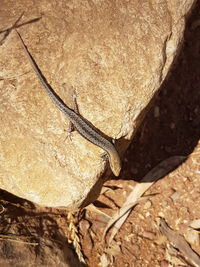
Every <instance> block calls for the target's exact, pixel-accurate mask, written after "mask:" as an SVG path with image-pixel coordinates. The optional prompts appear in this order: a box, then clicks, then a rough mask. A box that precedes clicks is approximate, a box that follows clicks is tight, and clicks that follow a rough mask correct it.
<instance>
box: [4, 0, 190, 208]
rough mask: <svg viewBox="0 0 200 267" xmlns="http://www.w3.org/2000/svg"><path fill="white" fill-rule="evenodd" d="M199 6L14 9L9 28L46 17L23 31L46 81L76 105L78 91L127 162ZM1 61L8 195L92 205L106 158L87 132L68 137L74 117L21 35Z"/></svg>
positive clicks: (45, 4) (37, 5)
mask: <svg viewBox="0 0 200 267" xmlns="http://www.w3.org/2000/svg"><path fill="white" fill-rule="evenodd" d="M193 2H194V1H191V0H186V1H184V2H180V1H178V0H174V1H150V2H148V1H139V2H138V1H136V0H133V1H129V2H127V1H118V2H115V1H108V0H105V1H94V2H92V3H91V2H87V1H62V0H61V1H59V2H58V3H56V4H55V2H51V1H46V0H41V1H39V2H34V3H32V2H30V1H25V0H21V1H13V0H12V1H4V2H3V3H2V4H1V7H2V8H1V11H0V18H1V28H2V29H6V28H8V27H11V26H12V25H13V24H14V22H15V21H16V20H17V19H18V18H19V16H20V15H21V12H22V10H23V11H24V16H23V17H22V18H21V20H20V22H19V24H22V23H25V22H27V21H30V20H32V19H34V18H37V17H41V19H40V20H39V21H35V22H32V23H29V24H25V25H24V26H23V27H18V31H19V32H20V33H21V35H22V37H23V39H24V41H25V43H26V45H27V46H28V48H29V50H30V52H31V54H32V55H33V57H34V58H35V60H36V62H37V64H38V65H39V67H40V69H41V71H42V73H43V74H44V76H45V77H46V79H47V81H48V82H49V83H50V84H51V86H52V87H53V88H54V89H55V91H56V92H57V93H58V94H59V95H60V97H61V98H62V99H63V101H64V102H65V103H66V104H69V102H70V92H71V88H72V87H73V88H76V93H77V96H78V98H77V102H78V106H79V111H80V113H81V114H82V115H83V116H84V117H85V118H86V119H87V120H89V121H90V122H91V123H92V124H93V125H94V126H95V127H97V128H98V129H100V130H101V131H102V132H104V133H105V134H106V135H108V136H110V137H112V138H113V139H120V138H121V137H123V140H122V141H120V142H118V141H117V142H116V147H117V149H118V150H119V152H120V154H121V156H122V153H123V152H124V151H125V150H126V148H127V146H128V144H129V143H130V140H131V139H132V138H133V136H134V134H135V132H136V129H137V128H138V127H139V125H140V124H141V122H142V119H143V118H144V116H145V114H146V113H147V111H148V107H149V103H150V102H152V99H153V97H154V96H155V94H156V92H157V91H158V89H159V87H160V85H161V83H162V82H163V80H164V79H165V77H166V75H167V73H168V71H169V69H170V66H171V64H172V61H173V60H174V58H175V56H176V55H177V51H178V50H179V48H180V44H181V40H182V37H183V31H184V26H185V16H186V15H187V14H188V12H189V11H190V9H191V7H192V5H193ZM10 10H12V12H10ZM0 55H1V56H0V66H1V74H0V85H1V91H0V101H1V105H0V118H1V135H0V159H1V166H0V187H1V188H2V189H4V190H7V191H9V192H11V193H13V194H15V195H17V196H19V197H21V198H25V199H28V200H30V201H33V202H35V203H37V204H40V205H44V206H54V207H57V206H65V207H68V208H71V209H75V208H77V207H79V206H80V205H81V204H82V203H83V201H84V200H85V199H86V201H85V202H84V204H87V202H89V201H92V200H93V199H94V198H95V196H96V194H97V193H98V190H100V187H101V184H102V183H103V181H104V179H99V177H100V176H101V174H102V173H103V172H104V170H105V166H106V161H105V157H101V155H102V154H103V151H102V150H101V149H100V148H98V147H96V146H95V145H93V144H91V143H90V142H88V141H87V140H84V139H83V138H82V137H81V136H80V135H79V134H78V133H77V132H73V133H72V135H71V138H67V133H66V130H67V127H68V119H67V118H66V117H65V116H64V115H63V114H61V112H60V111H59V110H58V109H57V108H56V107H55V106H54V104H53V103H52V102H51V100H50V99H49V97H48V95H47V94H46V92H45V91H44V90H43V88H42V87H41V85H40V84H39V82H38V80H37V78H36V76H35V74H34V72H33V71H32V69H31V66H30V63H29V62H28V60H27V58H26V57H25V55H24V52H23V50H22V47H21V45H20V42H19V40H18V38H17V35H16V34H15V32H14V31H11V32H10V33H9V35H8V36H6V38H5V39H4V40H3V42H2V43H1V46H0ZM122 159H123V157H122ZM92 189H93V190H92ZM97 189H98V190H97Z"/></svg>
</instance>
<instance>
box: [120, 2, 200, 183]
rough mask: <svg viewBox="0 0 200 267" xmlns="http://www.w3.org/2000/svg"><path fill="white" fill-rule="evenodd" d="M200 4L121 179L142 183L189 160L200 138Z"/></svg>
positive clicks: (136, 138)
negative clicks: (176, 161)
mask: <svg viewBox="0 0 200 267" xmlns="http://www.w3.org/2000/svg"><path fill="white" fill-rule="evenodd" d="M199 17H200V2H197V3H196V5H195V6H194V8H193V10H192V12H191V14H190V15H189V19H188V21H187V24H186V29H185V32H184V40H183V44H182V47H181V49H180V52H179V55H178V56H177V58H176V60H175V63H174V64H173V66H172V68H171V71H170V73H169V75H168V77H167V78H166V80H165V81H164V83H163V84H162V86H161V88H160V91H159V93H158V95H157V97H156V99H155V100H154V103H153V105H152V106H151V110H150V111H149V112H148V114H147V116H146V117H145V119H144V121H143V123H142V125H141V127H140V128H139V130H138V132H137V134H136V136H135V137H134V140H133V141H132V143H131V145H130V146H129V149H128V150H127V152H126V154H125V157H124V158H126V160H125V162H124V165H123V171H122V174H121V178H122V179H125V180H126V179H127V180H131V179H134V180H137V181H139V180H140V179H141V178H142V177H143V176H144V175H145V174H146V173H147V172H148V171H150V170H151V169H152V168H153V167H155V166H156V165H157V164H158V163H160V162H161V161H163V160H165V159H167V158H169V157H171V156H174V155H180V156H189V155H190V154H191V153H192V151H193V150H194V148H195V146H196V145H197V142H198V140H199V137H200V23H199Z"/></svg>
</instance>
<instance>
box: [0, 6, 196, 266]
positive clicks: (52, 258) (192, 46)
mask: <svg viewBox="0 0 200 267" xmlns="http://www.w3.org/2000/svg"><path fill="white" fill-rule="evenodd" d="M199 137H200V2H199V1H197V4H196V7H195V8H194V9H193V12H192V13H191V14H190V18H189V20H188V21H187V25H186V29H185V33H184V41H183V45H182V48H181V50H180V53H179V55H178V56H177V58H176V62H175V63H174V65H173V68H172V69H171V72H170V73H169V75H168V77H167V79H166V80H165V82H164V83H163V85H162V87H161V88H160V93H159V94H158V96H157V98H156V101H155V102H154V104H153V106H152V108H151V110H150V112H149V113H148V115H147V116H146V118H145V120H144V122H143V124H142V125H141V127H140V129H139V130H138V133H137V134H136V136H135V138H134V140H133V142H132V144H131V145H130V147H129V149H128V151H127V153H126V155H125V157H124V164H123V170H122V173H121V175H120V177H119V178H117V179H115V178H114V177H111V179H110V180H109V181H108V182H106V184H105V186H107V187H108V190H107V191H106V192H105V193H102V194H101V195H100V197H99V198H98V200H97V201H96V202H95V203H94V204H95V205H96V206H97V207H98V209H99V210H101V211H102V212H104V213H106V214H108V215H110V216H112V215H113V214H115V212H116V211H117V210H118V209H119V208H120V207H121V206H122V205H123V203H124V202H125V200H126V198H127V196H128V195H129V193H130V192H131V190H132V189H133V187H134V186H135V185H136V184H137V183H138V182H140V180H141V179H142V178H143V177H144V175H146V174H147V173H148V172H149V171H150V170H151V169H152V168H154V167H155V166H157V165H158V164H159V163H160V162H161V161H163V160H166V159H167V158H169V157H171V156H174V155H176V156H186V158H185V161H184V162H183V163H182V164H181V165H179V166H177V168H176V169H174V170H173V171H171V172H170V173H169V174H167V175H165V176H164V177H162V178H161V179H160V180H159V181H157V182H156V183H155V184H154V185H153V186H152V187H151V188H150V189H149V190H148V191H147V192H146V193H145V195H149V200H145V201H143V202H141V203H139V204H138V205H137V206H136V207H134V209H133V210H132V212H131V213H130V215H129V217H128V218H127V220H126V221H125V223H124V224H123V225H122V227H121V229H119V231H118V233H117V235H116V236H115V238H114V240H113V241H112V243H111V245H110V246H108V244H107V237H109V233H108V236H106V238H105V239H103V240H102V235H103V231H104V229H105V226H106V223H107V220H106V217H105V216H104V215H100V214H97V213H95V212H91V211H89V210H84V211H83V212H82V213H81V214H79V219H80V220H79V223H78V226H77V227H78V229H79V234H78V238H79V239H80V241H79V240H78V241H79V242H80V244H81V247H82V253H83V255H84V257H85V259H86V262H87V265H88V266H90V267H95V266H102V267H106V266H114V267H121V266H127V267H128V266H135V267H137V266H138V267H139V266H161V267H167V266H182V265H184V264H185V266H189V263H186V261H185V259H184V258H185V257H184V255H182V254H181V253H180V252H178V250H177V249H174V248H173V247H172V246H171V245H170V243H169V241H168V240H167V238H165V237H164V236H163V235H162V234H161V233H160V230H159V220H160V217H162V218H164V219H165V221H166V222H167V223H168V225H169V226H170V227H171V228H172V229H173V230H175V231H177V233H178V234H181V235H183V236H184V237H185V239H186V240H187V242H188V243H189V244H190V246H191V247H192V249H193V250H194V251H196V253H197V254H200V241H199V240H200V239H199V229H200V226H198V229H197V230H194V229H193V228H192V227H191V226H190V225H191V223H192V221H193V220H195V219H200V209H199V207H200V142H199ZM0 194H1V202H0V219H1V225H0V233H1V235H0V238H1V242H0V248H1V249H0V251H1V252H0V265H1V266H25V265H26V266H81V264H79V263H78V258H77V257H76V254H75V252H74V251H73V249H72V245H70V244H69V239H73V238H72V237H69V234H68V231H69V228H70V224H69V217H68V219H67V216H68V215H67V212H65V211H62V212H61V211H59V210H55V209H43V210H42V209H41V208H38V207H36V206H35V205H33V204H32V203H30V202H28V201H25V200H20V199H19V198H17V197H15V196H13V195H11V194H9V193H7V192H4V191H0ZM80 216H81V218H80ZM6 238H9V240H8V239H7V240H6ZM13 239H14V240H15V241H14V240H13ZM78 241H77V242H78ZM75 246H76V248H78V245H75ZM72 259H73V260H72Z"/></svg>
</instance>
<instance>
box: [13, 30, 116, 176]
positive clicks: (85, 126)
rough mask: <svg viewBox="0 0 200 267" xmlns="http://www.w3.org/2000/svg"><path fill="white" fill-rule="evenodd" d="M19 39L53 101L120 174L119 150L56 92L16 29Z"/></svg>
mask: <svg viewBox="0 0 200 267" xmlns="http://www.w3.org/2000/svg"><path fill="white" fill-rule="evenodd" d="M15 31H16V33H17V35H18V37H19V40H20V41H21V44H22V47H23V49H24V52H25V54H26V56H27V57H28V59H29V61H30V63H31V66H32V68H33V70H34V72H35V74H36V76H37V78H38V80H39V81H40V83H41V84H42V86H43V87H44V89H45V91H46V92H47V94H48V95H49V97H50V98H51V100H52V101H53V103H54V104H55V105H56V106H57V107H58V108H59V109H60V111H62V112H63V113H64V115H65V116H66V117H67V118H68V119H69V120H70V122H71V123H72V124H73V126H74V128H75V129H76V130H77V131H78V133H79V134H80V135H81V136H82V137H84V138H85V139H86V140H88V141H90V142H91V143H93V144H94V145H96V146H98V147H100V148H102V149H103V150H104V151H105V152H106V154H107V155H108V160H109V164H110V168H111V170H112V172H113V174H114V175H115V176H119V173H120V171H121V160H120V156H119V153H118V152H117V150H116V148H115V146H114V145H113V144H112V142H110V141H109V140H108V139H107V138H105V137H104V134H102V133H101V132H100V131H99V130H97V129H96V128H95V127H94V126H93V125H92V124H91V122H89V121H88V120H87V119H85V118H84V117H83V116H82V115H80V114H79V113H77V112H75V111H74V110H73V109H71V108H69V107H68V106H67V105H66V104H65V103H64V102H63V100H62V99H61V98H60V97H59V95H57V94H56V92H55V91H54V90H53V88H52V87H51V86H50V85H49V84H48V82H47V80H46V78H45V77H44V76H43V74H42V72H41V70H40V68H39V67H38V65H37V63H36V61H35V60H34V58H33V56H32V55H31V53H30V52H29V50H28V48H27V46H26V45H25V43H24V41H23V39H22V37H21V35H20V33H19V32H18V31H17V30H15Z"/></svg>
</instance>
